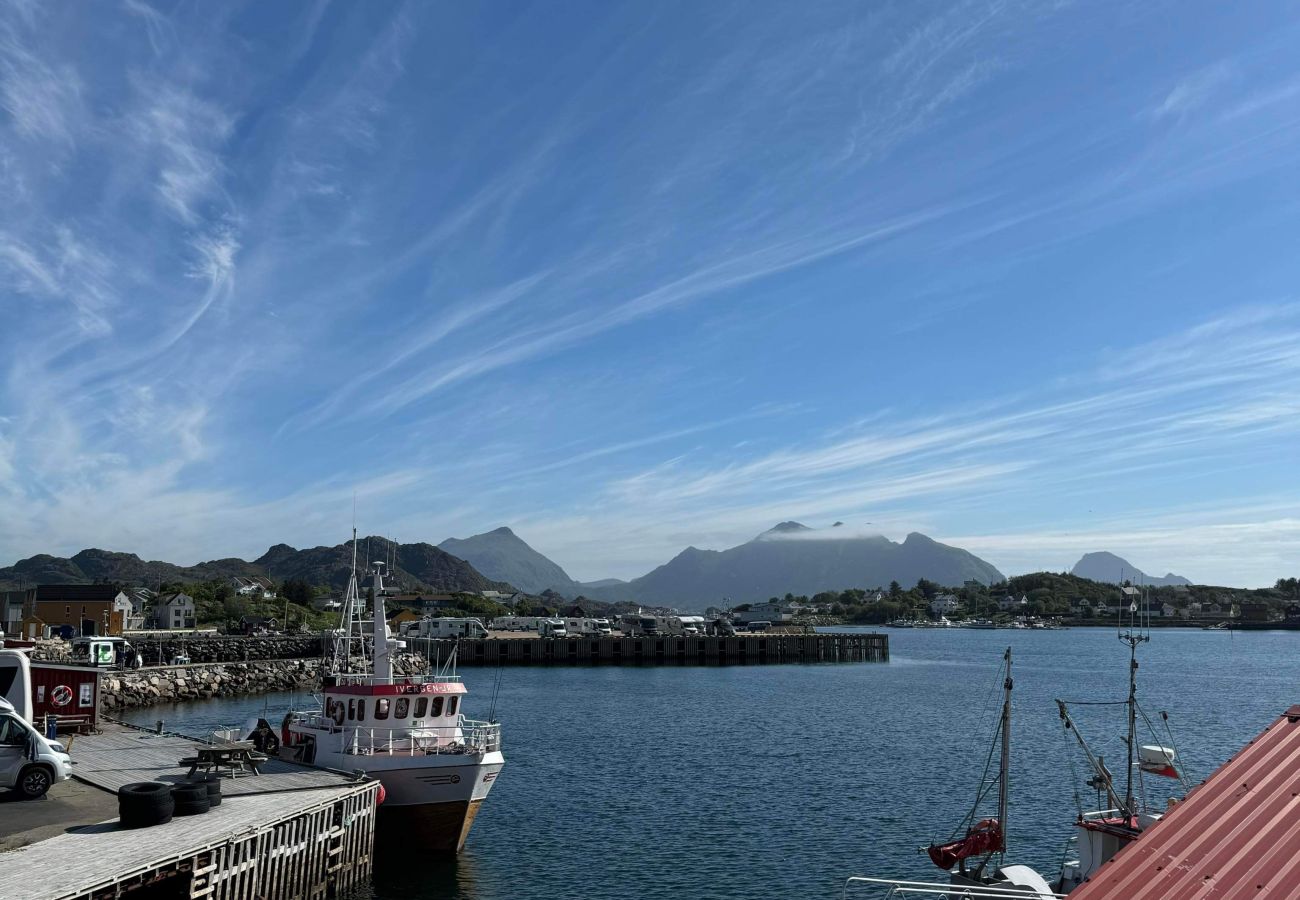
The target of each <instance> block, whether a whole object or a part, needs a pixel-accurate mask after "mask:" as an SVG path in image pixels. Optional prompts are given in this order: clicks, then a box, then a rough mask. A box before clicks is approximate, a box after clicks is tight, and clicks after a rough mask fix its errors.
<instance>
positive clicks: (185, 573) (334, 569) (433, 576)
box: [0, 537, 513, 592]
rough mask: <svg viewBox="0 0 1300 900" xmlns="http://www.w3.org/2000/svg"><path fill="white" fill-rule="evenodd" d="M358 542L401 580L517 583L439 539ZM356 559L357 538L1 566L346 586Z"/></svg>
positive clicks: (21, 573)
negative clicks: (177, 561) (238, 554)
mask: <svg viewBox="0 0 1300 900" xmlns="http://www.w3.org/2000/svg"><path fill="white" fill-rule="evenodd" d="M357 547H358V569H360V568H361V567H363V566H365V565H366V563H367V561H368V560H369V559H375V560H384V561H387V562H388V563H389V567H388V568H387V569H386V570H385V572H386V577H387V578H389V579H392V580H395V581H396V582H397V583H398V584H402V585H406V586H409V587H423V588H428V589H431V590H435V591H448V592H450V591H485V590H498V591H511V590H513V588H512V587H511V586H510V585H509V584H505V583H503V582H500V581H493V580H492V579H489V578H486V577H484V576H483V575H482V574H481V573H479V571H478V570H476V569H475V568H474V567H473V566H472V565H470V564H469V563H467V562H465V560H463V559H460V558H458V557H456V556H453V555H451V554H450V553H448V552H446V551H445V550H440V549H439V548H437V547H435V546H433V545H432V544H424V543H418V544H394V543H392V542H391V541H389V540H388V539H387V538H381V537H369V538H362V539H361V540H359V541H358V543H357ZM351 565H352V547H351V544H350V543H345V544H338V545H336V546H333V547H313V548H310V549H307V550H297V549H295V548H293V547H290V546H289V545H288V544H276V545H275V546H274V547H271V548H270V549H269V550H267V551H266V553H264V554H262V555H261V556H260V557H258V558H257V559H255V560H253V561H252V562H247V561H245V560H242V559H234V558H231V559H217V560H212V561H210V562H203V563H199V564H198V565H194V566H177V565H173V564H172V563H167V562H158V561H153V560H149V561H146V560H142V559H141V558H140V557H138V556H136V555H135V554H134V553H117V552H113V551H109V550H96V549H90V550H82V551H81V552H80V553H78V554H76V555H75V556H72V557H68V558H65V557H58V556H50V555H48V554H44V553H42V554H38V555H36V556H32V557H29V558H27V559H22V560H19V561H18V562H16V563H14V564H13V565H12V566H9V567H7V568H0V589H14V588H21V587H30V586H32V585H35V584H60V583H63V584H81V583H87V582H95V581H103V582H115V583H121V584H137V585H149V584H157V583H158V582H186V581H207V580H209V579H212V578H228V577H231V576H235V575H238V576H244V577H248V576H255V575H264V576H267V577H269V578H273V579H275V580H276V581H283V580H286V579H291V578H294V579H301V580H303V581H306V582H307V583H309V584H328V585H330V586H331V587H333V588H335V589H337V590H340V591H341V590H343V589H344V588H346V587H347V583H348V573H349V571H350V568H351Z"/></svg>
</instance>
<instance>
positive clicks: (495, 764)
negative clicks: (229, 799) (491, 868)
mask: <svg viewBox="0 0 1300 900" xmlns="http://www.w3.org/2000/svg"><path fill="white" fill-rule="evenodd" d="M355 547H356V538H355V535H354V537H353V555H354V560H353V571H352V576H351V579H350V581H349V584H348V592H347V596H346V597H345V599H344V609H343V627H342V628H341V629H340V630H339V632H338V633H337V634H336V636H335V641H334V645H335V646H334V654H333V659H332V660H331V661H330V664H329V667H328V671H327V673H326V675H325V676H324V684H323V702H322V704H321V706H320V708H319V709H317V710H314V711H311V712H306V713H298V712H293V713H289V714H288V715H287V716H285V719H284V723H283V727H282V729H281V745H280V754H281V755H282V756H286V757H288V758H292V759H297V760H300V761H302V762H304V763H309V764H312V765H317V766H323V767H326V768H331V769H341V770H344V771H357V770H360V771H363V772H365V774H366V775H368V776H370V777H372V778H375V779H377V780H378V781H379V782H380V783H381V784H382V785H383V787H384V801H383V803H382V805H381V807H380V812H379V820H378V828H379V831H378V834H379V837H380V839H381V842H382V846H384V847H385V848H392V847H412V846H413V847H418V848H421V849H429V850H442V851H451V852H459V851H460V849H461V848H462V847H464V845H465V840H466V838H467V837H468V836H469V832H470V828H471V827H472V826H473V824H474V818H475V817H476V816H477V815H478V810H479V807H480V806H481V805H482V803H483V800H484V799H485V798H486V797H487V795H488V792H489V791H490V790H491V789H492V785H493V783H494V782H495V781H496V778H497V775H498V774H499V773H500V771H501V768H502V766H504V764H505V758H504V757H503V756H502V754H501V726H500V725H498V724H497V723H496V722H488V721H476V720H472V719H469V718H467V717H466V716H465V713H464V708H463V707H464V701H465V697H466V695H467V693H468V691H467V689H466V687H465V685H464V684H463V683H462V682H461V680H460V677H459V676H458V675H456V673H455V664H456V660H455V655H454V654H453V655H452V657H451V658H450V659H448V660H447V662H446V663H444V664H443V665H442V667H441V668H440V669H439V670H438V671H437V672H435V673H434V674H431V675H423V676H414V675H413V676H403V677H394V675H393V669H392V656H393V654H394V651H396V650H398V649H400V648H401V647H402V646H404V643H403V642H401V641H396V640H393V639H392V638H391V637H390V636H389V634H388V629H387V626H386V624H385V619H384V601H383V573H382V566H383V564H382V563H375V564H374V565H375V576H374V592H373V593H374V598H375V599H374V606H373V610H372V614H371V617H370V619H369V620H368V621H367V620H365V619H364V618H363V604H362V601H361V598H360V593H359V591H358V590H357V579H356V562H355V553H356V549H355ZM367 625H369V626H370V628H369V631H370V634H369V635H367V633H366V632H367V628H366V626H367ZM354 649H358V650H359V651H360V655H359V657H358V656H356V655H354V653H353V650H354Z"/></svg>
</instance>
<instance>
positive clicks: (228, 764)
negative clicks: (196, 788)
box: [180, 741, 267, 778]
mask: <svg viewBox="0 0 1300 900" xmlns="http://www.w3.org/2000/svg"><path fill="white" fill-rule="evenodd" d="M266 759H267V758H266V755H265V754H263V753H258V752H257V750H256V748H255V747H254V746H253V742H252V741H221V742H219V743H215V744H212V745H210V746H207V747H200V748H199V749H198V750H197V751H196V753H195V755H194V756H187V757H185V759H182V760H181V761H180V764H181V765H182V766H189V767H190V771H189V774H188V775H187V777H189V778H192V777H194V773H195V772H197V771H198V770H199V769H203V771H205V772H211V771H212V770H213V769H216V770H217V774H221V770H222V769H229V770H230V773H231V776H232V777H234V776H235V775H238V774H239V773H248V772H252V773H253V774H254V775H261V774H262V773H261V772H259V771H258V770H257V767H258V765H260V764H261V763H264V762H266Z"/></svg>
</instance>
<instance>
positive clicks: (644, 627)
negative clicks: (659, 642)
mask: <svg viewBox="0 0 1300 900" xmlns="http://www.w3.org/2000/svg"><path fill="white" fill-rule="evenodd" d="M623 633H624V634H625V635H627V636H628V637H638V636H640V635H653V634H659V633H660V629H659V616H652V615H650V614H649V613H628V614H627V615H625V616H624V617H623Z"/></svg>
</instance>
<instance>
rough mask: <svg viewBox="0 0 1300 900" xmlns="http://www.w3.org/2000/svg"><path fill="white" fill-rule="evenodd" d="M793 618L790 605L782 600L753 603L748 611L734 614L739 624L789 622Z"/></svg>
mask: <svg viewBox="0 0 1300 900" xmlns="http://www.w3.org/2000/svg"><path fill="white" fill-rule="evenodd" d="M793 617H794V613H793V612H792V611H791V609H790V605H789V604H787V603H786V602H785V601H783V600H775V601H772V600H769V601H767V602H766V603H755V604H753V605H751V606H750V607H749V609H748V611H746V612H738V613H736V618H737V619H739V620H740V621H741V622H789V621H790V619H792V618H793Z"/></svg>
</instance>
